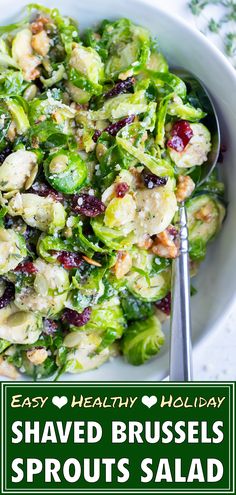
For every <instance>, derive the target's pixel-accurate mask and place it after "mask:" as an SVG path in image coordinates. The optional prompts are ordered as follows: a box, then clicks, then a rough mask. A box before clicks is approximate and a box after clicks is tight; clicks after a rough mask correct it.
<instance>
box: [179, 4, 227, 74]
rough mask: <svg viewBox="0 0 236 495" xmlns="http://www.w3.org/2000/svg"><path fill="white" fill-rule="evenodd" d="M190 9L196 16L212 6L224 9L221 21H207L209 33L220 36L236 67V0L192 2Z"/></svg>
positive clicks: (212, 19) (211, 19)
mask: <svg viewBox="0 0 236 495" xmlns="http://www.w3.org/2000/svg"><path fill="white" fill-rule="evenodd" d="M188 5H189V8H190V10H191V12H192V14H193V15H194V16H200V15H203V14H205V11H206V9H207V7H209V6H211V5H215V6H220V7H224V14H223V15H222V16H221V17H220V18H219V19H214V18H212V17H211V18H210V19H208V20H207V31H208V32H210V33H214V34H216V35H219V36H220V37H221V38H222V41H223V47H224V51H225V54H226V55H227V56H228V57H229V58H231V59H232V62H233V63H234V65H235V66H236V60H233V59H234V57H236V29H235V30H234V29H233V31H232V25H233V23H234V24H235V26H236V1H235V0H190V2H189V4H188Z"/></svg>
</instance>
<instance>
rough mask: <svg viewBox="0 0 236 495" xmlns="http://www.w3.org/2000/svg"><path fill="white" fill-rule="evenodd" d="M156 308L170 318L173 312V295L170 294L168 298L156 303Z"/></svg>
mask: <svg viewBox="0 0 236 495" xmlns="http://www.w3.org/2000/svg"><path fill="white" fill-rule="evenodd" d="M155 306H156V307H157V308H158V309H160V310H161V311H163V313H165V314H166V315H168V316H169V315H170V311H171V293H170V292H169V294H167V296H166V297H163V299H160V301H157V302H155Z"/></svg>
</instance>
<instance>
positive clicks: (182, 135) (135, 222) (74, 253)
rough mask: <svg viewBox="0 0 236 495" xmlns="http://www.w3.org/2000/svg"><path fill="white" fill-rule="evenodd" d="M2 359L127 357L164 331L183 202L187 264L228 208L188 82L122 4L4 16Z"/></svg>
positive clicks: (81, 366)
mask: <svg viewBox="0 0 236 495" xmlns="http://www.w3.org/2000/svg"><path fill="white" fill-rule="evenodd" d="M0 65H1V70H0V129H1V136H0V193H1V196H0V202H1V209H0V277H1V279H0V374H1V375H6V376H8V377H10V378H15V377H16V376H17V375H18V370H19V371H20V372H21V373H25V374H27V375H29V376H30V377H33V378H34V379H37V378H38V379H41V378H45V377H48V376H50V375H55V376H56V377H58V376H59V375H60V374H61V373H63V372H69V373H78V372H82V371H86V370H90V369H93V368H97V367H98V366H100V365H102V364H103V363H104V362H105V361H107V360H109V358H110V357H112V356H116V355H118V354H122V355H123V356H124V359H126V360H128V362H129V363H131V364H132V365H140V364H143V363H145V362H146V361H148V360H149V359H151V358H153V356H155V355H157V354H158V352H159V351H160V349H161V347H162V346H163V344H164V335H163V332H162V329H161V321H163V317H164V316H165V315H169V313H170V283H171V264H172V260H173V259H174V258H175V257H176V256H178V215H177V203H178V201H181V200H185V199H186V200H187V201H186V204H187V210H188V219H189V220H188V221H189V235H190V256H191V264H192V273H193V274H195V273H196V270H197V267H198V264H199V262H200V261H201V260H203V259H204V257H205V254H206V246H207V243H208V242H209V241H210V240H211V239H212V238H213V237H214V236H215V235H216V233H217V232H218V231H219V230H220V228H221V224H222V221H223V219H224V216H225V208H224V204H223V202H222V195H223V191H224V188H223V185H222V184H221V183H220V182H218V180H217V177H216V176H215V175H213V176H211V177H210V178H209V179H208V181H207V183H206V184H205V185H204V188H203V189H199V188H195V183H194V178H195V180H196V176H197V173H198V171H199V170H200V169H199V167H201V165H203V164H204V162H206V160H207V156H208V153H209V152H210V149H211V135H210V132H209V130H208V129H207V127H206V125H205V120H204V118H205V116H206V114H205V112H204V111H203V110H202V109H201V108H200V104H199V102H198V99H197V95H195V94H193V93H189V92H188V90H187V87H186V85H185V83H184V82H183V81H182V80H181V79H179V78H178V77H177V76H176V75H174V74H172V73H171V72H170V71H169V68H168V65H167V62H166V60H165V59H164V57H163V55H162V54H161V53H160V52H159V50H158V47H157V44H156V41H154V40H153V39H152V38H151V37H150V34H149V33H148V31H147V30H146V29H144V28H143V27H140V26H136V25H135V24H133V23H132V22H131V21H129V20H128V19H120V20H118V21H115V22H109V21H106V20H105V21H103V22H102V23H101V24H100V26H98V28H97V29H96V30H95V31H94V30H93V29H88V30H87V31H86V32H85V33H83V34H81V33H80V32H79V31H78V27H77V25H76V23H75V22H74V21H73V20H71V19H69V18H68V17H63V16H61V14H60V13H59V12H58V10H57V9H52V10H50V9H48V8H45V7H41V6H38V5H35V4H34V5H30V6H29V7H28V11H27V16H26V18H25V19H23V21H20V22H18V23H17V22H16V24H12V25H10V26H3V27H1V28H0Z"/></svg>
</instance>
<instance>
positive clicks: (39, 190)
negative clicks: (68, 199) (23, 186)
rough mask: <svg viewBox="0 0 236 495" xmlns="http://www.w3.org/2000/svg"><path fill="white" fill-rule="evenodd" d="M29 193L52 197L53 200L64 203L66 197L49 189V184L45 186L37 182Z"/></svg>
mask: <svg viewBox="0 0 236 495" xmlns="http://www.w3.org/2000/svg"><path fill="white" fill-rule="evenodd" d="M28 192H29V193H33V194H34V193H36V194H38V196H43V197H47V196H50V197H51V198H52V199H55V201H60V202H63V201H64V199H65V198H64V196H63V194H61V193H60V192H58V191H55V189H52V188H51V187H49V186H48V185H47V184H44V183H43V182H35V183H34V184H33V185H32V186H31V188H30V189H29V190H28Z"/></svg>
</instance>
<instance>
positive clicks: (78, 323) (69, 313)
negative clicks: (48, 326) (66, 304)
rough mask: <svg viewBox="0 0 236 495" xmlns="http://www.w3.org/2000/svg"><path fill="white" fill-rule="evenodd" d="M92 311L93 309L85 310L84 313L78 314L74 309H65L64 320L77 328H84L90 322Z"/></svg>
mask: <svg viewBox="0 0 236 495" xmlns="http://www.w3.org/2000/svg"><path fill="white" fill-rule="evenodd" d="M91 311H92V309H91V308H85V309H84V311H83V312H82V313H77V311H74V310H73V309H65V311H64V313H63V316H62V320H63V321H64V322H67V323H69V324H70V325H74V326H75V327H82V326H83V325H86V323H88V321H89V320H90V316H91Z"/></svg>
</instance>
